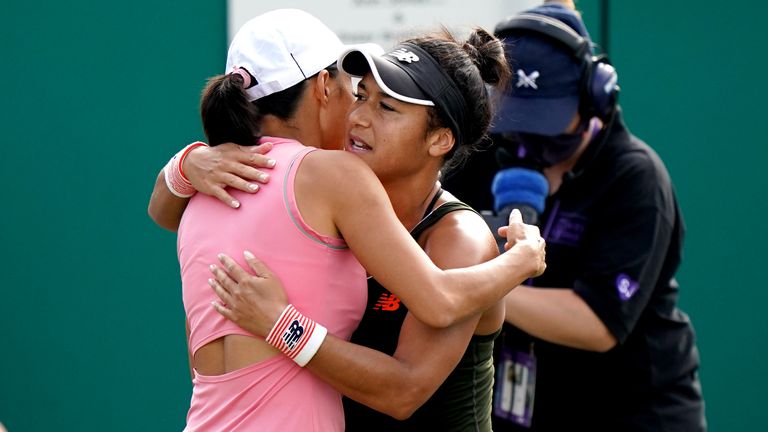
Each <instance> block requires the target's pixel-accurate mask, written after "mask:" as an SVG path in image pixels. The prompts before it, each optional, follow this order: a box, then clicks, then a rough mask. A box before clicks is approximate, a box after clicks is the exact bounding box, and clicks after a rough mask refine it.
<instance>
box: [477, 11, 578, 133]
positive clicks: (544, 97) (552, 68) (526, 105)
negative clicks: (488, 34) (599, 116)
mask: <svg viewBox="0 0 768 432" xmlns="http://www.w3.org/2000/svg"><path fill="white" fill-rule="evenodd" d="M531 15H533V16H535V17H542V16H543V17H544V21H546V22H549V23H551V24H552V25H546V27H559V29H558V28H554V29H552V30H557V31H558V32H560V33H563V32H565V33H566V34H565V36H567V39H568V41H572V42H574V43H572V44H567V43H566V42H561V41H560V40H558V39H556V38H555V37H554V36H547V35H546V34H541V32H538V31H535V30H530V29H524V28H518V25H516V24H515V23H516V22H519V21H520V20H519V18H520V17H530V16H531ZM545 24H546V23H542V25H545ZM563 24H565V25H563ZM496 35H497V36H498V37H500V38H501V39H503V40H504V45H505V52H506V55H507V60H508V61H509V64H510V66H511V68H512V71H513V77H512V80H511V82H510V83H509V86H508V88H507V90H506V91H505V93H504V94H503V95H502V97H501V98H500V106H499V109H498V110H497V113H496V117H495V119H494V121H493V126H492V129H491V130H492V132H495V133H505V132H526V133H531V134H537V135H549V136H552V135H558V134H561V133H563V132H564V131H565V129H566V128H567V127H568V125H569V124H570V123H571V121H572V120H573V117H574V115H575V114H576V112H577V111H578V109H579V92H580V87H581V80H582V76H583V74H584V72H585V70H584V60H583V57H584V56H591V55H592V54H593V50H592V42H591V40H590V38H589V33H588V32H587V29H586V27H585V26H584V23H583V22H582V20H581V18H580V16H579V15H578V14H577V13H576V12H575V11H573V10H571V9H570V8H568V7H566V6H563V5H560V4H546V5H543V6H539V7H536V8H533V9H529V10H527V11H524V12H521V13H520V14H518V15H516V16H512V17H509V18H507V19H505V20H504V21H502V22H500V23H499V24H498V25H497V27H496ZM579 41H580V42H582V43H581V44H578V43H576V42H579ZM576 46H579V47H580V48H581V49H576V48H575V47H576Z"/></svg>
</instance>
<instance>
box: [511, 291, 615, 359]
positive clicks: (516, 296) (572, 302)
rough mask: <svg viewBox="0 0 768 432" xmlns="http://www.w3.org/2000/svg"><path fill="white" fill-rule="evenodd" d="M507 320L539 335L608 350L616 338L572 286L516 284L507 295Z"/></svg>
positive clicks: (567, 342)
mask: <svg viewBox="0 0 768 432" xmlns="http://www.w3.org/2000/svg"><path fill="white" fill-rule="evenodd" d="M504 303H505V306H506V311H507V312H506V316H507V321H508V322H509V323H510V324H512V325H514V326H515V327H518V328H520V329H522V330H523V331H525V332H526V333H528V334H531V335H533V336H536V337H537V338H540V339H543V340H546V341H549V342H552V343H556V344H559V345H565V346H569V347H572V348H578V349H582V350H589V351H597V352H605V351H608V350H610V349H611V348H613V347H614V346H615V345H616V338H615V337H614V336H613V334H611V332H610V331H609V330H608V327H606V326H605V324H604V323H603V322H602V321H601V320H600V318H599V317H598V316H597V314H595V312H594V311H593V310H592V308H590V307H589V305H588V304H587V303H586V302H585V301H584V300H583V299H582V298H581V297H579V295H578V294H576V292H575V291H574V290H572V289H567V288H535V287H529V286H520V287H517V288H516V289H515V290H514V291H513V292H511V293H509V294H507V296H506V297H505V298H504Z"/></svg>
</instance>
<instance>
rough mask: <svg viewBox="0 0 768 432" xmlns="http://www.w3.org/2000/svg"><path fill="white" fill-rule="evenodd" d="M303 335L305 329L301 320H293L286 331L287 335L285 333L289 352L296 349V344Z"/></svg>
mask: <svg viewBox="0 0 768 432" xmlns="http://www.w3.org/2000/svg"><path fill="white" fill-rule="evenodd" d="M303 334H304V327H302V326H301V323H300V322H299V320H293V322H292V323H291V325H290V326H288V328H287V329H286V330H285V333H283V341H284V342H285V344H286V345H287V346H288V349H289V350H293V349H294V348H296V344H297V343H298V342H299V339H301V335H303Z"/></svg>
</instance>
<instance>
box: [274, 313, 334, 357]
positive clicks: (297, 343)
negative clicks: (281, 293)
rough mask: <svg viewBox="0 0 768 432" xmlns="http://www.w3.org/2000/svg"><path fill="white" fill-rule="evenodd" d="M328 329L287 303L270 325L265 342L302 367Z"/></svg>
mask: <svg viewBox="0 0 768 432" xmlns="http://www.w3.org/2000/svg"><path fill="white" fill-rule="evenodd" d="M327 334H328V330H327V329H326V328H325V327H323V326H322V325H320V324H318V323H316V322H315V321H313V320H312V319H310V318H308V317H306V316H304V315H302V314H301V312H299V311H298V310H296V308H294V307H293V305H291V304H289V305H288V306H286V307H285V309H283V313H281V314H280V317H279V318H278V319H277V322H275V325H274V326H272V330H270V331H269V334H268V335H267V337H266V339H265V340H266V342H267V343H268V344H270V345H272V346H273V347H275V348H277V349H279V350H280V351H282V352H283V354H285V355H286V356H288V358H290V359H291V360H293V361H294V362H296V364H298V365H299V366H301V367H304V366H305V365H306V364H307V363H309V361H310V360H312V357H314V356H315V354H316V353H317V350H318V349H320V345H322V344H323V341H324V340H325V336H326V335H327Z"/></svg>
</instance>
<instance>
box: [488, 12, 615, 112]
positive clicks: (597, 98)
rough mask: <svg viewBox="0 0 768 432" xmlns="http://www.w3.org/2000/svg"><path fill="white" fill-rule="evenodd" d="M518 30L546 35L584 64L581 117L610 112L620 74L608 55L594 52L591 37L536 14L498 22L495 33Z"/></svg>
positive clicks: (581, 87) (526, 14)
mask: <svg viewBox="0 0 768 432" xmlns="http://www.w3.org/2000/svg"><path fill="white" fill-rule="evenodd" d="M517 30H522V31H529V32H532V33H537V34H540V35H544V36H546V37H548V38H550V39H553V40H555V41H558V42H560V43H562V44H563V45H565V46H566V47H567V48H568V49H569V50H570V51H571V52H572V53H573V56H574V57H576V59H577V60H578V61H579V62H581V63H582V64H583V65H584V68H583V69H584V72H583V75H582V79H581V84H580V90H579V92H580V94H579V113H580V114H581V116H582V118H585V119H586V118H591V117H599V118H601V119H607V118H608V117H609V116H610V115H611V113H612V112H613V110H614V108H615V107H616V101H617V99H618V96H619V86H618V75H617V73H616V69H615V68H614V67H613V66H612V65H611V63H610V62H609V61H608V58H607V57H606V56H604V55H600V56H593V55H592V54H591V52H590V43H591V42H590V41H589V39H587V38H585V37H583V36H581V35H580V34H578V33H577V32H576V31H575V30H574V29H572V28H571V27H569V26H568V25H567V24H565V23H563V22H562V21H560V20H558V19H555V18H551V17H548V16H546V15H539V14H534V13H522V14H519V15H515V16H512V17H510V18H508V19H506V20H504V21H502V22H501V23H499V24H498V25H497V26H496V29H495V30H494V33H495V34H496V36H497V37H500V38H502V37H503V36H504V35H505V34H507V33H510V32H512V31H517Z"/></svg>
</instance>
